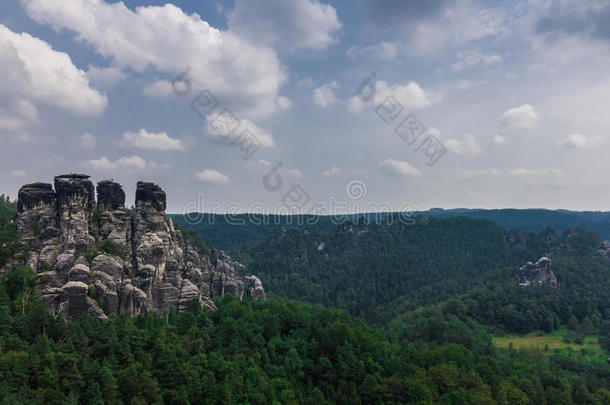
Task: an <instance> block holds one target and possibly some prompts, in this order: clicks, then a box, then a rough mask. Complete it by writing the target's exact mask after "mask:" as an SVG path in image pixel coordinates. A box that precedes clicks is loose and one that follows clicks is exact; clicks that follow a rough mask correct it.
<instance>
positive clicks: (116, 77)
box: [87, 65, 127, 89]
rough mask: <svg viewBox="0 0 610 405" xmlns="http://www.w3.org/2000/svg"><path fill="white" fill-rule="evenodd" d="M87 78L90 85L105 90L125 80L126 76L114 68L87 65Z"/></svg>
mask: <svg viewBox="0 0 610 405" xmlns="http://www.w3.org/2000/svg"><path fill="white" fill-rule="evenodd" d="M87 76H88V77H89V79H90V80H91V83H93V84H94V85H96V86H98V87H101V88H105V89H108V88H111V87H114V86H116V85H117V84H118V83H119V82H122V81H123V80H125V79H127V74H125V72H123V71H122V70H121V69H119V68H117V67H115V66H110V67H106V68H102V67H98V66H93V65H89V70H88V71H87Z"/></svg>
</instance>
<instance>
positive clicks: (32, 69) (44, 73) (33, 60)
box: [0, 24, 108, 129]
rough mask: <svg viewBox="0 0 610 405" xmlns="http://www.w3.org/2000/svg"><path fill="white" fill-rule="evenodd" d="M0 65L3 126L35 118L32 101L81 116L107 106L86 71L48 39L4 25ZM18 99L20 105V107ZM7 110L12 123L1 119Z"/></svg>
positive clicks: (19, 123)
mask: <svg viewBox="0 0 610 405" xmlns="http://www.w3.org/2000/svg"><path fill="white" fill-rule="evenodd" d="M0 65H2V72H3V73H2V77H1V78H0V94H2V97H1V98H0V125H2V126H3V127H5V128H6V127H13V129H14V128H16V127H22V126H24V125H25V124H27V123H28V122H29V121H30V120H32V119H34V118H35V111H36V108H35V106H34V105H33V104H32V103H41V104H47V105H51V106H55V107H59V108H63V109H65V110H67V111H70V112H73V113H76V114H81V115H99V114H101V113H102V111H103V110H104V109H105V107H106V104H107V101H108V100H107V99H106V96H105V95H103V94H101V93H100V92H99V91H97V90H95V89H94V88H92V87H90V85H89V79H88V77H87V75H86V73H85V72H84V71H82V70H80V69H78V68H77V67H76V66H74V64H73V63H72V60H71V59H70V56H68V54H66V53H64V52H58V51H55V50H53V48H52V47H51V46H50V45H49V44H48V43H47V42H45V41H43V40H41V39H38V38H36V37H33V36H31V35H30V34H27V33H21V34H17V33H15V32H13V31H11V30H9V29H8V28H7V27H6V26H4V25H2V24H0ZM15 100H17V101H18V103H20V104H21V106H20V107H18V108H17V109H15V108H14V102H15ZM2 104H6V107H3V106H2ZM24 106H25V110H24V109H23V107H24ZM5 109H7V110H8V111H9V113H11V114H13V122H8V123H7V122H6V119H3V118H2V115H3V114H2V110H5ZM3 121H4V123H3V124H1V123H2V122H3ZM9 124H10V125H9Z"/></svg>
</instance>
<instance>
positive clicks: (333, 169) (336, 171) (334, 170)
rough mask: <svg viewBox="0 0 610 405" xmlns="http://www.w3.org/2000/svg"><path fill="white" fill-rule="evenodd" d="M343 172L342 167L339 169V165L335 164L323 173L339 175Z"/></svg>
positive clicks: (325, 174)
mask: <svg viewBox="0 0 610 405" xmlns="http://www.w3.org/2000/svg"><path fill="white" fill-rule="evenodd" d="M341 173H343V171H342V170H341V169H339V168H338V167H337V166H333V167H331V168H330V169H328V170H324V172H323V173H322V174H323V175H324V176H327V177H329V176H338V175H340V174H341Z"/></svg>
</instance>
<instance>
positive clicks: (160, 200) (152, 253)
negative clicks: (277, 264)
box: [16, 174, 265, 319]
mask: <svg viewBox="0 0 610 405" xmlns="http://www.w3.org/2000/svg"><path fill="white" fill-rule="evenodd" d="M54 180H55V184H54V187H53V186H51V184H46V183H33V184H27V185H24V186H23V187H21V189H20V190H19V201H18V216H17V219H16V226H17V230H18V232H19V234H20V237H21V240H22V242H23V243H25V245H26V246H28V248H29V253H28V258H27V264H28V265H30V266H31V267H32V268H33V269H34V270H35V271H36V272H37V274H38V278H39V285H40V291H41V294H42V297H43V299H44V300H45V301H46V302H48V303H49V306H50V308H51V310H52V311H54V312H55V313H58V312H61V313H63V314H64V315H65V316H66V317H67V318H69V319H76V318H78V317H79V316H80V315H81V314H83V313H85V312H87V313H89V314H90V315H92V316H94V317H97V318H100V319H104V318H106V317H107V316H109V315H111V314H117V313H129V314H132V315H139V314H145V313H147V312H149V311H157V312H165V311H168V310H170V309H174V310H176V311H177V312H183V311H185V310H187V309H188V308H189V307H190V306H191V305H192V303H193V302H194V300H195V299H198V300H199V301H200V302H201V303H202V304H203V305H204V306H205V307H207V308H209V309H210V310H214V309H215V307H214V303H213V301H212V298H213V297H216V296H221V295H225V294H231V295H235V296H237V297H239V298H240V299H243V298H253V299H263V300H264V299H265V291H264V289H263V286H262V283H261V281H260V280H259V279H258V278H257V277H255V276H246V275H245V268H244V266H243V265H241V264H240V263H237V262H234V261H232V260H231V258H230V257H228V256H227V255H226V254H225V253H224V252H218V253H217V254H216V257H214V258H213V259H212V257H211V255H209V254H203V253H201V252H199V251H198V249H197V247H196V246H195V245H194V244H193V243H192V242H191V241H190V240H189V239H188V238H186V237H185V236H184V235H183V234H182V233H181V232H180V231H179V230H176V229H174V225H173V223H172V221H171V220H169V221H168V220H167V219H166V217H165V207H166V196H165V192H164V191H163V190H162V189H161V188H160V187H159V186H157V185H156V184H153V183H147V182H138V184H137V190H136V201H135V212H133V213H132V212H130V211H128V210H126V209H125V193H124V192H123V188H122V187H121V185H120V184H118V183H115V182H113V181H110V180H104V181H100V182H99V183H98V184H97V196H98V198H97V202H96V200H95V191H94V186H93V183H92V182H91V181H90V180H89V176H87V175H83V174H67V175H62V176H57V177H55V179H54Z"/></svg>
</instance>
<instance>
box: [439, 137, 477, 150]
mask: <svg viewBox="0 0 610 405" xmlns="http://www.w3.org/2000/svg"><path fill="white" fill-rule="evenodd" d="M443 143H444V145H445V147H446V148H447V149H448V150H450V151H452V152H455V153H481V152H482V151H481V147H480V146H479V144H478V143H477V139H476V138H475V136H474V135H472V134H466V135H464V136H463V137H462V138H461V139H458V138H449V139H447V140H445V141H443Z"/></svg>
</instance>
